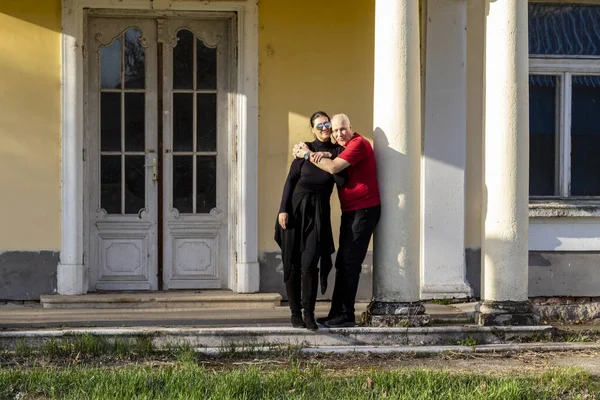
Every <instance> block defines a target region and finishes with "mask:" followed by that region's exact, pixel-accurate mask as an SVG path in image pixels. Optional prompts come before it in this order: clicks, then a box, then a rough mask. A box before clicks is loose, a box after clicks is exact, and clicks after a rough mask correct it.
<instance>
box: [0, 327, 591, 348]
mask: <svg viewBox="0 0 600 400" xmlns="http://www.w3.org/2000/svg"><path fill="white" fill-rule="evenodd" d="M553 329H554V328H553V327H551V326H505V327H481V326H477V325H471V326H450V327H448V326H446V327H428V328H370V327H355V328H335V329H327V328H323V327H320V329H319V330H318V331H316V332H311V331H308V330H306V329H298V328H291V327H246V328H239V327H235V328H186V327H183V328H164V327H138V328H76V329H39V330H16V331H0V348H5V349H9V350H11V349H12V350H14V349H16V347H17V346H18V344H19V343H24V344H27V345H28V346H29V347H32V348H40V347H41V346H43V345H44V343H46V342H47V341H48V340H49V339H50V338H54V340H59V341H65V340H66V341H73V340H76V339H77V337H80V336H81V335H85V334H91V335H94V336H97V337H103V338H104V339H106V340H107V341H108V342H113V341H115V340H119V341H121V342H123V341H135V340H138V339H139V338H140V337H148V338H149V339H150V340H151V342H152V344H153V346H154V348H156V349H168V348H172V347H173V346H178V345H187V346H190V347H192V348H195V349H222V351H231V350H232V349H234V350H236V351H250V350H252V351H261V350H265V349H271V350H275V349H278V348H279V349H280V348H286V347H293V348H300V349H308V348H331V347H336V348H340V349H341V348H346V349H347V348H348V347H354V348H360V347H365V348H371V347H373V346H374V347H389V346H417V347H419V346H456V345H462V346H463V347H472V346H478V345H491V344H508V343H512V344H518V343H521V342H527V341H531V340H540V339H542V338H545V339H546V340H548V339H549V338H550V337H551V335H552V332H553ZM546 344H547V343H546ZM563 345H564V343H563ZM596 345H597V344H596ZM450 349H451V348H450Z"/></svg>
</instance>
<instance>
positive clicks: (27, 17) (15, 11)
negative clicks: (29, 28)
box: [0, 0, 61, 32]
mask: <svg viewBox="0 0 600 400" xmlns="http://www.w3.org/2000/svg"><path fill="white" fill-rule="evenodd" d="M0 14H5V15H7V16H9V17H13V18H16V19H19V20H21V21H24V22H28V23H30V24H33V25H36V26H39V27H41V28H44V29H48V30H51V31H54V32H60V31H61V0H45V1H39V0H20V1H3V2H1V4H0Z"/></svg>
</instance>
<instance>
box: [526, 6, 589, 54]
mask: <svg viewBox="0 0 600 400" xmlns="http://www.w3.org/2000/svg"><path fill="white" fill-rule="evenodd" d="M529 54H538V55H578V56H598V55H600V7H598V6H592V5H581V4H543V3H529Z"/></svg>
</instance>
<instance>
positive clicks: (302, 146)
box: [292, 142, 308, 158]
mask: <svg viewBox="0 0 600 400" xmlns="http://www.w3.org/2000/svg"><path fill="white" fill-rule="evenodd" d="M307 151H308V146H307V145H306V143H304V142H300V143H298V144H297V145H294V148H293V150H292V155H293V156H294V157H296V158H304V154H305V153H306V152H307Z"/></svg>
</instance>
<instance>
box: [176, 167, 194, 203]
mask: <svg viewBox="0 0 600 400" xmlns="http://www.w3.org/2000/svg"><path fill="white" fill-rule="evenodd" d="M193 184H194V170H193V156H173V207H174V208H176V209H177V210H179V212H180V213H182V214H183V213H192V212H194V210H193V201H194V197H193V192H194V186H193Z"/></svg>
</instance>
